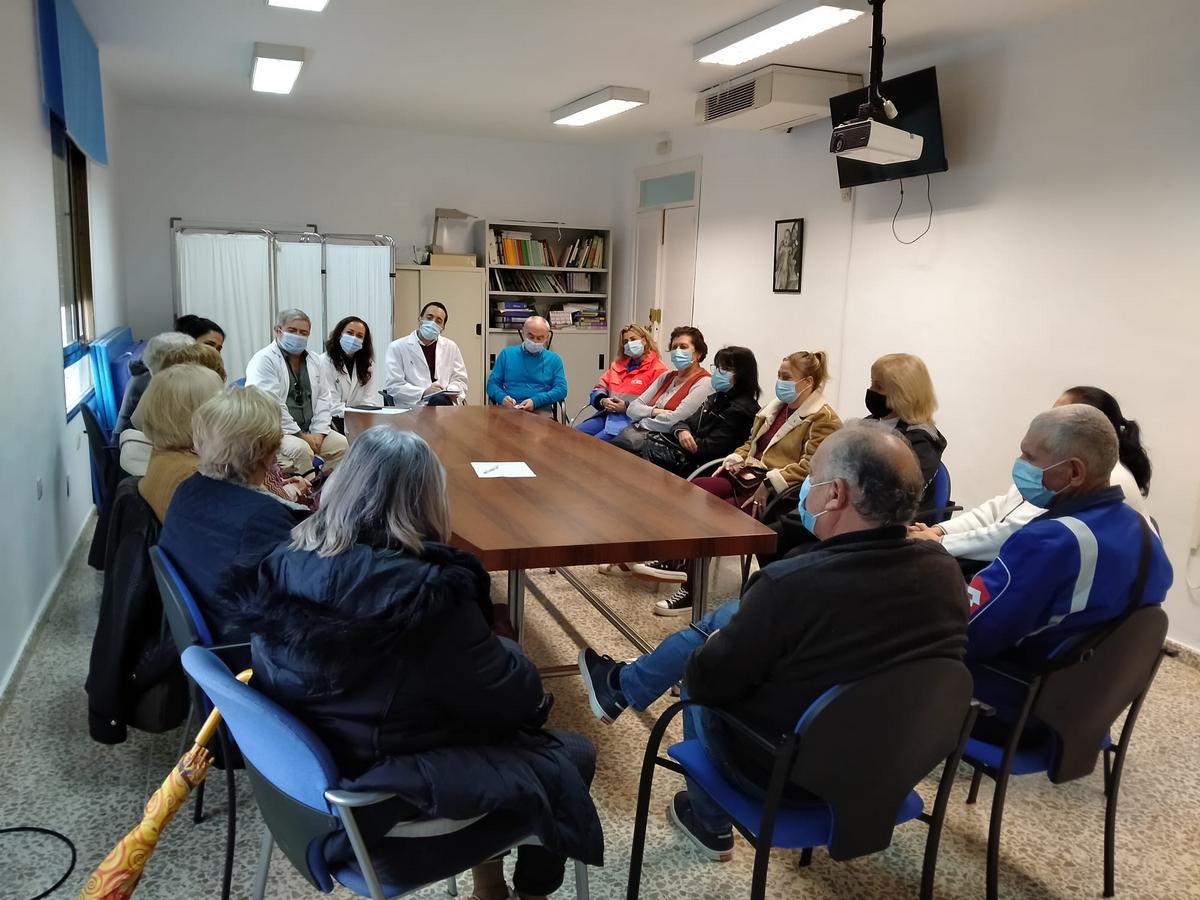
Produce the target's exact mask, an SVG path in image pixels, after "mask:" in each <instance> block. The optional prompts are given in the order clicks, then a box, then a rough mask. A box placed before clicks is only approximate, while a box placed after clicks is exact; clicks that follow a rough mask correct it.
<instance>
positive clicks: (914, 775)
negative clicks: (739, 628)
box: [792, 659, 972, 860]
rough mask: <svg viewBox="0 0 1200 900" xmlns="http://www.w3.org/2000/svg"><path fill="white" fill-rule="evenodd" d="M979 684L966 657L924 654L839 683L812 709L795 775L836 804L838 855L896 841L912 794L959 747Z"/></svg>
mask: <svg viewBox="0 0 1200 900" xmlns="http://www.w3.org/2000/svg"><path fill="white" fill-rule="evenodd" d="M971 689H972V680H971V673H970V671H969V670H968V669H967V667H966V666H965V665H964V664H963V663H961V662H959V661H958V660H952V659H921V660H915V661H913V662H908V663H903V664H901V665H899V666H894V667H892V668H890V669H886V670H884V671H882V672H878V673H876V674H874V675H871V676H869V677H867V678H863V679H861V680H859V681H856V682H852V683H850V684H844V685H838V686H837V687H834V688H831V689H830V690H828V691H826V692H825V693H824V694H823V695H821V697H819V698H818V699H817V700H816V702H815V703H813V705H812V706H810V707H809V708H808V710H806V711H805V713H804V716H803V717H802V718H801V719H800V722H799V723H798V724H797V726H796V732H797V734H798V735H799V738H800V749H799V753H798V755H797V757H796V764H795V767H794V768H793V769H792V781H793V782H795V783H797V784H799V785H800V786H801V787H803V788H804V789H805V790H808V791H810V792H811V793H813V794H816V795H817V796H818V797H820V798H821V799H822V800H824V801H825V802H826V803H828V804H829V807H830V809H831V810H832V825H831V830H830V834H829V840H828V843H827V846H828V848H829V855H830V856H831V857H832V858H834V859H839V860H842V859H852V858H854V857H856V856H863V855H865V854H868V853H876V852H878V851H880V850H883V849H885V848H887V847H888V845H889V844H891V842H892V829H893V828H894V827H895V823H896V817H897V815H898V814H899V812H900V808H901V806H902V805H903V803H904V800H905V798H907V796H908V794H909V792H910V791H911V790H912V789H913V788H914V787H915V786H916V785H917V783H918V782H920V780H921V779H922V778H924V777H925V776H926V775H928V774H929V772H930V771H932V770H933V769H934V767H935V766H937V765H938V763H940V762H943V761H944V760H946V759H947V758H948V757H949V756H950V755H951V754H952V753H953V752H954V750H955V748H956V747H957V746H958V744H959V741H960V739H961V736H962V729H963V723H964V722H965V721H966V716H967V711H968V709H969V707H970V704H971Z"/></svg>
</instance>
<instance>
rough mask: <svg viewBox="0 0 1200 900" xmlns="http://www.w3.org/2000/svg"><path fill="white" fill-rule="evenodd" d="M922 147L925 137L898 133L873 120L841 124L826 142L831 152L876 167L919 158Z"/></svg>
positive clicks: (897, 129)
mask: <svg viewBox="0 0 1200 900" xmlns="http://www.w3.org/2000/svg"><path fill="white" fill-rule="evenodd" d="M924 147H925V138H923V137H921V135H919V134H910V133H909V132H907V131H901V130H900V129H899V128H893V127H892V126H891V125H885V124H884V123H883V122H877V121H876V120H875V119H858V120H856V121H853V122H844V123H843V124H841V125H838V126H837V127H836V128H834V129H833V137H832V138H830V140H829V152H830V153H835V154H837V155H838V156H842V157H845V158H846V159H857V160H859V161H860V162H867V163H876V164H878V165H887V164H888V163H901V162H912V161H913V160H914V159H920V158H921V151H922V149H924Z"/></svg>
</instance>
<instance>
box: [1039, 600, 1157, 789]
mask: <svg viewBox="0 0 1200 900" xmlns="http://www.w3.org/2000/svg"><path fill="white" fill-rule="evenodd" d="M1166 638H1167V614H1166V613H1165V612H1163V610H1162V608H1161V607H1158V606H1143V607H1141V608H1140V609H1137V610H1135V611H1134V612H1132V613H1131V614H1130V615H1128V616H1126V617H1125V618H1124V619H1122V620H1120V621H1119V622H1118V623H1116V624H1115V625H1111V624H1110V625H1108V626H1105V627H1103V628H1101V629H1099V630H1098V631H1096V632H1093V633H1092V634H1091V635H1089V636H1088V637H1086V638H1084V639H1083V640H1072V641H1069V642H1067V643H1066V644H1064V645H1063V646H1062V647H1060V649H1059V650H1058V651H1056V653H1055V654H1054V657H1055V659H1054V660H1053V665H1054V666H1055V668H1053V669H1052V670H1051V671H1050V672H1048V673H1047V674H1046V675H1045V676H1044V678H1043V679H1042V684H1041V687H1040V689H1039V691H1038V695H1037V698H1036V699H1035V700H1034V702H1033V708H1032V710H1031V715H1033V716H1035V717H1036V718H1037V719H1038V720H1039V721H1040V722H1041V723H1042V724H1043V725H1045V726H1046V727H1047V728H1049V729H1050V731H1051V732H1052V734H1053V735H1054V739H1055V742H1056V748H1055V750H1056V752H1055V757H1054V760H1053V761H1052V763H1051V766H1050V771H1049V772H1048V775H1049V777H1050V780H1051V781H1053V782H1054V783H1055V784H1060V783H1062V782H1064V781H1071V780H1073V779H1075V778H1081V777H1083V776H1084V775H1088V774H1090V773H1091V772H1092V771H1093V770H1094V769H1095V768H1096V759H1097V758H1098V757H1099V756H1100V750H1101V748H1102V745H1103V742H1104V738H1105V736H1106V735H1107V734H1108V731H1109V729H1110V728H1112V725H1113V722H1115V721H1116V719H1117V716H1119V715H1120V714H1121V712H1122V711H1123V710H1124V709H1125V707H1127V706H1129V705H1130V704H1132V703H1134V702H1135V701H1136V700H1138V698H1139V697H1141V696H1142V695H1143V694H1145V692H1146V691H1147V690H1149V688H1150V683H1151V682H1152V681H1153V680H1154V675H1155V672H1156V671H1157V670H1158V663H1159V661H1160V659H1161V655H1162V649H1163V642H1164V641H1165V640H1166ZM1126 727H1130V726H1129V725H1128V724H1127V725H1126Z"/></svg>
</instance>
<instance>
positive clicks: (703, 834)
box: [667, 791, 733, 862]
mask: <svg viewBox="0 0 1200 900" xmlns="http://www.w3.org/2000/svg"><path fill="white" fill-rule="evenodd" d="M667 818H668V819H670V820H671V824H672V825H674V826H675V827H676V828H678V829H679V830H680V831H682V832H683V836H684V837H686V838H687V839H688V840H689V841H691V843H692V845H693V846H694V847H695V848H696V849H697V850H699V851H700V852H701V853H702V854H703V855H704V856H706V857H707V858H709V859H711V860H712V861H713V862H729V861H730V860H731V859H733V829H732V828H730V829H729V830H728V831H726V832H725V833H724V834H713V833H712V832H711V831H709V830H708V829H706V828H705V827H704V826H703V825H701V824H700V823H699V822H698V821H697V820H696V814H695V813H694V812H692V804H691V801H690V800H688V793H687V791H680V792H679V793H678V794H676V795H675V797H674V799H673V800H672V801H671V805H670V806H668V807H667Z"/></svg>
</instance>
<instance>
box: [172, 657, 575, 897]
mask: <svg viewBox="0 0 1200 900" xmlns="http://www.w3.org/2000/svg"><path fill="white" fill-rule="evenodd" d="M183 667H184V669H185V670H186V671H187V673H188V675H190V676H191V677H192V678H193V679H194V680H195V681H196V683H197V684H198V685H200V688H201V690H203V691H204V693H205V694H206V695H207V696H208V698H209V699H210V700H211V701H212V702H213V704H214V705H215V706H216V707H217V708H218V709H219V710H220V711H221V716H222V718H223V719H224V721H225V722H226V724H227V725H228V727H229V732H230V734H232V735H233V738H234V739H235V740H236V741H237V743H238V747H239V748H240V749H241V752H242V756H243V758H244V760H245V763H246V772H247V774H248V775H249V777H250V783H251V784H252V785H253V787H254V799H255V801H256V802H257V803H258V808H259V810H260V812H261V813H262V816H263V821H264V822H265V823H266V825H267V831H266V833H265V834H264V835H263V844H262V853H261V855H260V857H259V863H258V874H257V876H256V878H255V885H254V892H253V895H252V896H253V897H254V898H255V900H262V897H263V895H264V893H265V890H266V883H267V873H268V869H269V866H270V860H271V848H272V846H273V844H274V843H275V842H278V844H279V847H280V849H281V850H283V852H284V854H285V855H286V856H287V857H288V859H289V860H290V861H291V862H292V865H294V866H295V867H296V868H297V869H298V870H299V871H300V874H302V875H303V876H304V877H305V879H307V880H308V882H309V884H311V885H312V886H313V887H315V888H317V889H318V890H320V891H323V892H325V893H329V892H330V891H331V890H332V889H333V885H334V883H335V882H337V883H339V884H341V885H343V886H344V887H346V888H349V889H350V890H351V891H354V892H355V893H357V894H359V895H361V896H364V897H371V898H373V900H387V898H391V897H401V896H404V895H406V894H409V893H412V892H413V891H415V890H418V889H419V888H421V887H424V886H425V885H423V884H382V883H381V882H380V880H379V878H378V876H377V874H376V872H375V867H374V865H373V863H372V862H371V857H370V854H369V852H368V850H367V847H366V843H365V842H364V840H363V837H362V832H361V831H360V830H359V825H358V821H357V818H356V812H355V810H359V809H363V808H365V807H370V806H373V805H375V804H378V803H383V802H384V801H387V800H391V799H393V797H394V795H393V794H389V793H384V792H365V791H344V790H339V789H338V787H337V786H338V784H339V783H340V780H341V779H340V777H339V775H338V771H337V766H336V764H335V763H334V760H333V757H332V756H331V755H330V753H329V750H328V749H327V748H326V747H325V745H324V744H323V743H321V740H320V739H319V738H318V737H317V736H316V735H315V734H313V732H312V731H311V730H310V729H309V728H308V727H307V726H306V725H305V724H304V723H302V722H301V721H299V720H298V719H296V718H295V717H294V716H293V715H291V713H289V712H287V711H286V710H285V709H283V708H282V707H281V706H279V705H278V704H277V703H275V702H274V701H272V700H270V699H269V698H267V697H265V696H263V695H262V694H261V693H259V692H258V691H256V690H254V689H253V688H252V687H250V686H248V685H245V684H242V683H241V682H240V681H238V680H237V679H236V678H234V677H233V673H231V672H230V671H229V669H228V668H226V666H225V664H224V663H223V662H221V660H220V659H219V658H218V657H217V656H216V655H215V654H213V653H212V652H211V651H209V650H206V649H204V648H202V647H189V648H188V649H187V650H185V651H184V653H183ZM480 818H482V817H476V818H474V819H466V820H452V819H426V820H413V821H411V822H404V823H400V824H398V825H396V826H393V827H392V829H391V830H390V831H389V832H388V836H389V837H403V838H413V839H418V838H421V837H429V836H433V835H442V834H450V833H453V832H455V831H458V830H461V829H463V828H466V827H468V826H470V825H472V824H474V823H475V822H477V821H479V819H480ZM338 833H344V834H345V836H346V838H347V840H348V841H349V843H350V846H351V848H352V849H353V852H354V860H355V861H354V862H353V863H347V864H334V865H333V866H331V865H330V864H329V863H328V862H327V861H326V859H325V855H324V849H325V846H326V844H327V842H328V840H329V838H330V837H332V836H334V835H335V834H338ZM535 842H536V839H534V838H532V837H531V836H529V835H521V834H517V835H512V836H511V839H508V840H504V839H501V838H497V840H496V843H495V845H493V846H491V847H489V848H488V850H487V852H486V853H485V854H483V855H482V856H481V859H485V858H490V857H491V856H493V855H496V854H499V853H502V852H504V851H506V850H509V849H511V848H512V847H515V846H517V845H518V844H527V843H535ZM413 852H414V853H416V852H420V851H419V848H414V851H413ZM446 891H447V893H449V894H450V895H451V896H454V895H457V893H458V891H457V887H456V885H455V878H454V876H453V875H450V876H449V877H448V879H447V881H446ZM575 891H576V896H577V897H579V898H581V900H587V897H588V879H587V867H586V866H585V865H583V864H582V863H579V862H576V864H575Z"/></svg>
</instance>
